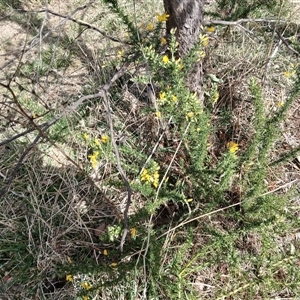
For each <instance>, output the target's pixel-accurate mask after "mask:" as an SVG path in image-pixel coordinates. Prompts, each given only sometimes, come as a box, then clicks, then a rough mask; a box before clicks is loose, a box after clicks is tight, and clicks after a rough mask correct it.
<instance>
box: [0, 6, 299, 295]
mask: <svg viewBox="0 0 300 300" xmlns="http://www.w3.org/2000/svg"><path fill="white" fill-rule="evenodd" d="M102 2H103V4H105V8H106V9H108V10H109V11H110V12H111V13H112V14H113V18H114V19H115V20H117V21H118V22H120V24H121V25H122V26H120V30H124V31H125V33H124V37H125V39H124V41H122V42H123V44H122V47H118V48H116V49H114V51H115V53H114V55H112V57H110V58H109V59H108V58H107V57H105V58H104V59H103V60H101V66H100V67H99V66H97V68H98V67H99V69H97V68H96V67H95V68H94V71H95V70H96V69H97V70H101V71H99V72H98V73H97V72H93V75H92V76H95V77H92V79H93V80H94V82H93V80H88V81H87V82H88V84H86V85H85V86H84V88H83V91H82V92H83V94H86V93H90V92H91V93H92V92H94V91H97V92H98V89H99V84H100V83H101V84H102V83H103V82H106V78H105V80H104V79H103V78H102V77H101V74H105V73H106V74H105V76H107V74H112V76H111V77H113V76H115V74H119V72H121V71H122V70H123V69H124V70H125V71H124V72H123V73H122V72H121V73H122V74H121V73H120V74H121V75H120V76H119V77H118V79H117V80H115V81H114V84H112V85H111V86H110V87H109V89H108V90H105V92H103V94H101V93H100V94H97V97H96V98H95V99H93V100H91V101H88V102H84V103H83V104H82V105H81V106H80V108H78V111H77V112H76V114H75V113H74V114H73V115H70V116H68V115H64V116H63V117H62V118H60V120H59V122H57V123H56V124H55V126H53V127H52V128H51V129H50V130H49V132H48V134H47V136H43V138H44V139H45V141H44V143H45V145H48V144H47V143H49V145H51V146H53V144H54V143H58V142H59V143H63V142H65V144H63V147H64V146H65V145H68V146H69V148H70V149H71V150H70V151H68V153H67V154H66V152H67V150H69V148H68V147H65V148H64V149H63V150H64V153H65V154H66V155H65V157H66V158H65V160H68V161H71V162H73V165H72V166H70V165H69V164H67V163H65V165H64V167H63V168H62V169H60V168H54V167H53V169H51V170H50V174H49V176H48V178H46V179H44V177H43V172H44V171H43V170H44V169H43V168H42V169H41V171H39V170H38V169H35V168H34V167H33V166H34V162H35V161H36V160H37V159H36V158H35V157H34V156H33V157H30V159H29V158H28V161H26V164H24V166H23V167H24V168H22V169H21V171H22V172H23V180H21V179H20V178H18V180H16V184H15V185H14V192H13V193H12V194H10V199H12V200H14V201H15V203H14V205H16V207H17V208H16V209H15V210H14V212H19V211H22V213H20V215H17V214H16V215H17V217H14V218H13V221H12V223H11V224H8V225H7V226H9V228H10V230H7V229H6V227H5V226H4V224H2V223H4V222H2V223H1V224H2V225H1V226H2V227H3V228H4V229H5V230H4V229H3V238H4V242H3V245H2V247H1V255H0V261H1V263H2V264H3V265H5V271H6V270H11V269H13V270H14V271H13V272H12V274H13V277H14V280H13V281H11V282H12V283H10V281H9V280H6V282H5V288H7V290H9V288H10V285H11V286H13V285H14V284H24V283H26V286H29V290H30V292H28V295H30V297H32V296H33V295H37V294H38V293H39V292H38V290H39V287H38V284H36V283H37V279H35V278H37V277H39V276H40V277H43V282H42V284H40V283H39V284H40V285H41V286H42V288H41V290H42V291H43V293H45V294H48V295H51V293H53V289H54V290H55V288H53V286H54V287H56V285H57V282H63V285H64V286H65V288H66V289H67V290H71V291H72V296H74V299H85V300H87V299H225V298H232V299H233V298H236V299H256V298H257V299H260V298H268V297H273V296H274V295H276V296H277V295H283V294H284V292H285V294H284V295H288V296H295V297H296V296H298V295H299V293H300V292H299V288H298V287H296V285H295V284H294V283H295V282H297V283H299V282H300V277H299V275H297V274H298V273H299V272H298V273H297V272H295V265H297V264H299V260H298V258H297V255H298V254H299V253H298V250H296V248H297V246H300V245H299V240H297V239H295V240H293V241H291V238H290V236H291V235H295V234H296V233H295V232H294V228H296V226H299V224H298V223H299V221H298V218H295V217H294V216H295V215H296V213H295V209H294V210H293V208H292V207H298V206H296V204H295V205H294V206H290V203H291V202H290V201H293V200H291V199H293V197H294V196H295V194H297V192H296V189H294V190H291V191H290V193H276V191H281V188H277V186H276V185H274V186H273V185H272V184H273V181H276V180H275V179H274V178H276V176H277V174H276V172H277V169H278V168H280V165H282V164H283V163H284V162H286V161H289V160H291V159H294V158H295V156H296V155H297V153H298V152H299V147H296V148H293V149H291V150H290V151H286V152H285V153H283V154H282V153H279V154H278V151H276V147H277V146H278V141H280V138H281V131H280V130H279V128H281V124H282V122H283V121H285V120H286V119H287V115H288V112H289V109H290V108H291V107H292V106H293V104H294V103H295V101H297V97H298V96H299V86H300V85H299V80H300V75H299V74H300V73H299V72H300V71H299V68H298V66H297V65H293V68H291V70H287V71H286V72H288V74H287V73H286V74H285V77H288V78H289V80H291V85H292V86H293V88H292V89H291V90H290V91H289V94H288V96H287V98H286V99H284V101H282V103H281V102H280V105H279V104H278V105H277V106H276V107H275V108H274V109H269V108H267V107H266V99H265V98H266V96H265V93H264V88H265V86H264V84H263V83H262V82H261V81H260V80H259V79H258V77H259V76H258V75H257V73H258V71H257V73H256V72H255V71H253V72H252V73H251V72H249V73H250V75H249V76H248V73H247V72H248V71H247V72H246V71H245V73H247V76H246V75H245V76H244V74H243V76H244V77H245V78H247V80H242V79H241V80H240V81H238V80H237V82H238V84H237V86H238V88H236V89H240V90H243V92H244V94H242V93H241V94H240V95H242V96H240V98H238V97H236V98H235V97H233V96H232V97H231V98H230V101H228V99H227V98H228V97H227V96H226V95H224V94H226V93H224V90H225V88H226V75H227V74H223V73H222V71H220V68H218V66H216V65H215V64H214V59H215V58H214V57H213V56H214V55H215V54H216V53H217V52H216V51H218V49H217V48H218V47H219V48H221V47H225V49H226V47H227V46H224V45H218V44H217V43H216V41H217V42H218V43H220V44H221V42H219V41H223V40H224V41H226V39H227V38H228V39H230V38H231V36H233V39H235V40H234V42H236V43H240V44H238V45H237V46H236V49H235V51H236V53H237V57H238V51H239V49H238V48H239V47H247V46H248V45H244V43H246V42H245V41H247V39H246V35H242V40H243V41H242V42H239V41H240V35H241V33H240V32H239V31H234V30H233V31H232V32H229V33H228V30H226V29H225V30H223V28H222V27H221V26H219V27H218V28H216V27H213V26H209V27H203V28H202V30H201V31H202V32H201V34H200V36H199V39H198V41H197V43H196V44H195V46H194V47H193V49H192V50H191V51H190V52H189V53H188V54H187V55H186V56H185V57H183V58H179V57H178V46H179V45H178V42H177V40H176V30H175V29H173V30H172V32H171V36H170V37H168V38H166V37H165V35H164V28H165V22H166V21H167V20H168V18H169V17H170V16H169V15H168V14H166V13H162V12H161V13H160V14H157V15H156V16H155V21H154V18H153V19H152V20H151V21H148V20H146V21H145V23H143V24H140V23H139V19H138V18H137V16H135V15H134V14H128V13H127V11H126V7H125V6H124V5H123V6H122V5H121V4H120V2H119V1H117V0H104V1H102ZM275 4H277V1H269V2H268V3H266V2H265V1H216V6H217V8H216V10H215V11H214V12H213V13H211V14H212V15H214V16H221V17H222V18H223V19H224V20H233V21H235V20H238V19H239V18H246V17H249V16H250V15H251V14H252V13H257V11H259V10H262V11H263V10H264V9H265V7H266V8H268V9H271V8H272V5H275ZM118 24H119V23H118ZM251 30H252V29H251ZM246 32H247V33H249V30H248V31H246ZM227 34H228V35H227ZM264 34H266V35H267V34H270V33H269V32H266V33H264ZM228 36H229V37H228ZM226 42H227V41H226ZM234 42H232V41H230V43H228V44H234ZM224 44H225V42H224ZM295 45H296V42H295ZM228 47H229V46H228ZM54 48H55V47H53V49H54ZM295 48H296V47H295ZM62 49H64V46H63V45H62V46H61V49H60V50H62ZM263 49H264V51H267V50H266V49H267V48H263ZM247 51H249V50H247ZM55 53H61V51H57V52H55ZM67 54H68V56H67V58H66V57H64V56H61V55H58V57H57V59H58V60H56V61H55V63H54V64H53V67H54V68H55V69H57V70H59V69H63V68H67V67H69V66H70V63H71V62H70V58H71V57H72V58H73V57H75V54H74V53H72V51H71V50H70V51H68V53H67ZM52 55H53V53H52V48H51V51H48V52H47V51H45V52H43V55H42V56H41V60H42V68H40V69H39V65H38V64H37V63H35V62H29V63H28V64H26V65H25V66H23V67H22V70H23V71H24V72H25V73H26V74H25V75H26V76H27V75H28V74H31V72H37V73H39V75H40V76H41V77H44V76H48V75H47V74H48V73H49V70H48V66H47V65H48V64H50V61H52V60H53V56H52ZM99 64H100V60H99ZM195 64H203V65H204V67H205V70H204V73H203V99H201V101H200V99H199V95H197V93H194V92H191V90H190V89H189V87H188V84H187V78H188V76H189V74H190V72H191V70H192V69H193V67H194V66H195ZM262 65H263V64H262ZM38 69H39V70H38ZM233 69H234V67H233ZM234 72H237V77H239V74H238V72H239V69H236V70H234ZM282 73H283V72H282ZM95 74H97V75H95ZM230 74H231V73H230ZM86 76H88V75H86ZM103 76H104V75H103ZM243 76H241V77H243ZM108 77H109V76H108ZM85 83H86V82H84V84H85ZM103 95H105V97H106V98H107V101H108V102H106V98H105V97H104V96H103ZM103 98H104V100H103ZM229 102H230V103H229ZM245 103H246V104H245ZM20 105H23V106H24V108H26V110H28V111H32V113H34V114H44V113H45V112H47V110H46V109H45V108H43V107H41V108H39V106H35V105H34V102H33V101H32V100H30V99H27V98H26V99H25V98H24V99H22V100H21V101H20ZM52 116H53V112H52V111H51V117H52ZM51 117H49V115H48V116H46V118H49V119H50V120H51ZM32 119H33V120H35V118H34V117H32ZM47 120H48V119H47ZM243 122H244V123H243ZM245 123H247V128H246V129H244V128H240V127H241V126H243V124H245ZM36 124H38V123H36ZM240 124H242V125H240ZM239 126H240V127H239ZM247 130H248V131H247ZM245 131H246V133H245ZM26 142H27V143H28V144H29V145H30V141H29V140H28V141H26ZM45 145H44V146H43V147H45V148H46V146H45ZM63 147H60V148H63ZM275 152H276V153H275ZM279 152H280V151H279ZM41 161H42V158H41ZM8 162H9V163H11V162H10V161H9V160H7V164H8ZM74 162H75V164H74ZM30 164H32V165H30ZM41 165H42V163H41ZM74 166H76V168H75V167H74ZM74 169H75V170H74ZM120 170H121V171H122V172H121V171H120ZM121 173H124V174H125V173H126V174H125V175H124V174H121ZM120 174H121V175H120ZM25 181H26V182H25ZM127 183H128V186H129V187H128V186H127ZM33 187H34V188H33ZM129 194H130V197H129V196H128V195H129ZM129 198H131V202H130V203H129V202H128V201H129V200H128V199H129ZM49 208H51V209H49ZM126 210H127V213H126ZM124 212H125V213H124ZM28 216H32V217H28ZM124 220H125V221H126V222H124ZM126 223H128V228H126ZM28 228H29V229H28ZM27 229H28V232H29V233H28V235H29V237H27V236H26V234H25V232H27V231H26V230H27ZM127 229H128V234H127V236H126V237H125V236H124V235H123V233H124V232H126V230H127ZM283 235H286V236H288V237H287V238H286V239H290V240H289V241H288V242H287V244H284V243H285V242H286V241H284V242H282V241H281V243H282V244H280V243H279V242H278V240H279V239H280V238H281V236H283ZM123 239H124V240H123ZM122 240H123V242H124V245H121V246H120V243H121V244H122ZM39 249H42V251H40V250H39ZM62 249H63V250H62ZM47 251H48V252H49V253H50V252H51V255H52V257H51V264H52V265H51V267H50V268H48V267H47V266H44V265H47V264H48V265H49V263H48V260H47V259H48V258H47V257H46V256H47V255H48V252H47ZM18 253H21V254H20V255H18ZM21 256H23V257H24V258H22V257H21ZM18 260H20V262H18ZM43 264H44V265H43ZM45 270H47V271H45ZM7 272H11V271H7ZM296 273H297V274H296ZM28 277H29V280H28ZM32 282H34V284H36V286H34V287H33V285H34V284H32ZM53 282H55V284H54V283H53Z"/></svg>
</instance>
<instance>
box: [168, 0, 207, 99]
mask: <svg viewBox="0 0 300 300" xmlns="http://www.w3.org/2000/svg"><path fill="white" fill-rule="evenodd" d="M164 7H165V11H166V13H167V14H169V15H170V17H169V18H168V20H167V23H166V26H167V35H169V34H170V31H171V29H172V28H176V38H177V41H178V43H179V46H178V55H179V57H184V56H185V55H186V54H187V53H188V52H189V51H190V50H191V49H192V48H193V47H194V45H195V43H196V42H197V40H198V38H199V34H200V26H201V24H202V22H203V0H164ZM187 84H188V87H189V88H190V90H191V92H197V94H198V96H199V98H200V100H202V97H203V96H202V66H201V63H200V62H199V63H197V64H196V65H195V66H194V67H193V70H192V71H191V73H190V74H189V78H188V80H187Z"/></svg>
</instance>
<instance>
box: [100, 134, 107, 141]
mask: <svg viewBox="0 0 300 300" xmlns="http://www.w3.org/2000/svg"><path fill="white" fill-rule="evenodd" d="M108 141H109V136H108V135H106V134H104V135H102V136H101V142H102V143H107V142H108Z"/></svg>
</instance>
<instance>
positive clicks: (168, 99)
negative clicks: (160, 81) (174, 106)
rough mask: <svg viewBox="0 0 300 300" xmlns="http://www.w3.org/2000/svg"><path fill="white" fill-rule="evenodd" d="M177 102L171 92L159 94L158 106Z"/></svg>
mask: <svg viewBox="0 0 300 300" xmlns="http://www.w3.org/2000/svg"><path fill="white" fill-rule="evenodd" d="M177 101H178V98H177V96H176V95H173V94H172V93H171V92H160V93H159V104H165V103H176V102H177Z"/></svg>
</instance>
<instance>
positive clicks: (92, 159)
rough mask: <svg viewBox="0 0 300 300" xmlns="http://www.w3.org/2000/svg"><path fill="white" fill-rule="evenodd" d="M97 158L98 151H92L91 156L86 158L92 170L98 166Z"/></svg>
mask: <svg viewBox="0 0 300 300" xmlns="http://www.w3.org/2000/svg"><path fill="white" fill-rule="evenodd" d="M98 156H99V151H94V152H93V154H91V155H89V156H88V158H89V159H90V162H91V164H92V168H93V169H95V168H96V167H97V165H98Z"/></svg>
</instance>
